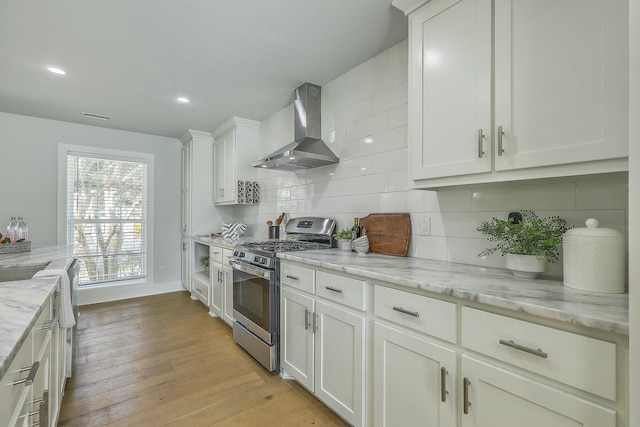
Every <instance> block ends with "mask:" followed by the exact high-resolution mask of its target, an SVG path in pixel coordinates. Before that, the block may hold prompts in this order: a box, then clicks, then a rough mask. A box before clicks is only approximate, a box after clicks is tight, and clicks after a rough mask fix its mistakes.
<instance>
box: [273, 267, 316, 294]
mask: <svg viewBox="0 0 640 427" xmlns="http://www.w3.org/2000/svg"><path fill="white" fill-rule="evenodd" d="M314 279H315V275H314V270H312V269H310V268H306V267H300V266H297V265H293V264H288V263H286V262H282V263H281V265H280V283H282V284H283V285H286V286H289V287H292V288H296V289H299V290H301V291H304V292H308V293H310V294H312V293H313V292H314V291H315V286H314Z"/></svg>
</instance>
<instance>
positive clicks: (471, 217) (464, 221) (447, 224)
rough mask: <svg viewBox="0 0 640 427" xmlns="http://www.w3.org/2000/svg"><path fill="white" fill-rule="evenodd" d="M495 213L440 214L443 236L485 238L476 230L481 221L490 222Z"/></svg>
mask: <svg viewBox="0 0 640 427" xmlns="http://www.w3.org/2000/svg"><path fill="white" fill-rule="evenodd" d="M494 216H501V215H496V213H495V212H446V213H442V223H443V228H444V230H443V231H444V234H443V235H444V236H448V237H467V238H471V239H478V238H485V237H484V235H483V234H482V233H480V232H479V231H478V230H477V228H478V227H479V226H480V223H481V222H482V221H485V220H486V221H490V220H491V218H493V217H494Z"/></svg>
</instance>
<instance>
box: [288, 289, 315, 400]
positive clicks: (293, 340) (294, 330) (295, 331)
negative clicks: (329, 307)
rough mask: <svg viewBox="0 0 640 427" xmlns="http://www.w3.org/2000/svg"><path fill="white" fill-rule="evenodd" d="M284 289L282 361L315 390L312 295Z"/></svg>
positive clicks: (290, 372)
mask: <svg viewBox="0 0 640 427" xmlns="http://www.w3.org/2000/svg"><path fill="white" fill-rule="evenodd" d="M281 292H282V294H281V297H280V301H281V305H280V344H281V345H280V358H281V362H280V364H281V366H282V369H284V370H285V371H286V372H287V373H288V374H289V375H291V376H293V377H294V378H295V379H296V380H297V381H298V382H299V383H300V384H302V385H303V386H305V387H306V388H307V389H308V390H310V391H312V392H313V386H314V383H313V379H314V378H313V347H314V345H313V322H312V318H313V298H311V297H310V296H307V295H304V294H302V293H300V292H296V291H294V290H291V289H288V288H286V287H283V288H282V289H281Z"/></svg>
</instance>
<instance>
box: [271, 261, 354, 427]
mask: <svg viewBox="0 0 640 427" xmlns="http://www.w3.org/2000/svg"><path fill="white" fill-rule="evenodd" d="M304 270H305V269H302V270H300V271H299V273H302V274H296V275H292V274H290V276H291V277H292V279H291V280H294V281H299V280H301V279H306V280H311V281H312V282H311V283H310V285H311V289H314V288H315V286H313V285H314V283H313V281H314V280H315V276H314V275H313V274H312V273H320V272H313V270H309V269H306V270H307V271H306V272H305V271H304ZM282 271H283V272H286V271H287V267H286V266H283V270H282ZM332 276H333V277H332ZM282 277H286V274H282ZM294 277H295V279H294ZM322 279H323V283H324V284H325V285H326V286H328V287H329V288H331V289H333V290H332V291H329V292H333V293H334V294H335V297H334V298H335V299H338V300H340V299H341V298H342V297H343V296H344V295H350V290H348V287H350V286H352V285H355V286H356V287H359V288H361V289H364V282H363V281H358V280H354V279H350V278H345V277H342V276H338V275H332V274H326V273H325V276H323V277H322ZM345 280H346V281H345ZM349 281H352V282H354V283H349ZM286 282H287V279H283V283H286ZM294 286H296V285H294ZM296 287H298V286H296ZM329 298H333V297H332V296H329ZM349 300H350V299H349ZM280 319H281V330H280V342H281V348H280V352H281V365H282V369H283V370H284V371H285V372H286V373H287V374H288V375H291V376H293V377H294V378H295V379H296V380H297V381H298V382H299V383H300V384H302V385H303V386H304V387H306V388H307V389H308V390H309V391H311V392H312V393H314V394H315V395H316V396H317V397H318V398H319V399H320V400H322V401H323V402H324V403H325V404H326V405H327V406H329V407H330V408H331V409H332V410H334V411H335V412H336V413H337V414H338V415H340V416H341V417H342V418H344V419H345V420H346V421H348V422H349V423H350V424H351V425H354V426H363V425H366V423H365V409H364V408H365V397H366V396H365V373H366V369H365V368H366V363H365V313H363V312H361V311H358V310H354V309H352V308H349V307H347V306H343V305H339V304H335V303H333V302H331V301H325V300H323V299H319V298H316V297H315V296H314V295H311V294H306V293H303V292H300V291H298V290H296V289H292V288H289V287H287V286H283V287H282V289H281V305H280Z"/></svg>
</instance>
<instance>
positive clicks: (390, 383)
mask: <svg viewBox="0 0 640 427" xmlns="http://www.w3.org/2000/svg"><path fill="white" fill-rule="evenodd" d="M373 351H374V354H373V359H374V379H373V380H374V383H373V401H374V402H376V403H375V406H374V414H373V416H374V425H375V426H386V427H394V426H418V425H424V426H432V427H437V426H441V427H445V426H454V425H456V392H455V385H456V353H455V351H453V350H450V349H447V348H444V347H441V346H439V345H437V344H435V343H433V342H431V341H429V340H427V339H424V338H421V337H418V336H416V335H412V334H410V333H408V332H405V331H402V330H400V329H396V328H392V327H389V326H386V325H384V324H381V323H378V322H376V323H375V324H374V350H373ZM443 369H444V371H442V370H443ZM486 425H487V426H489V425H491V426H493V425H492V424H486Z"/></svg>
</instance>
